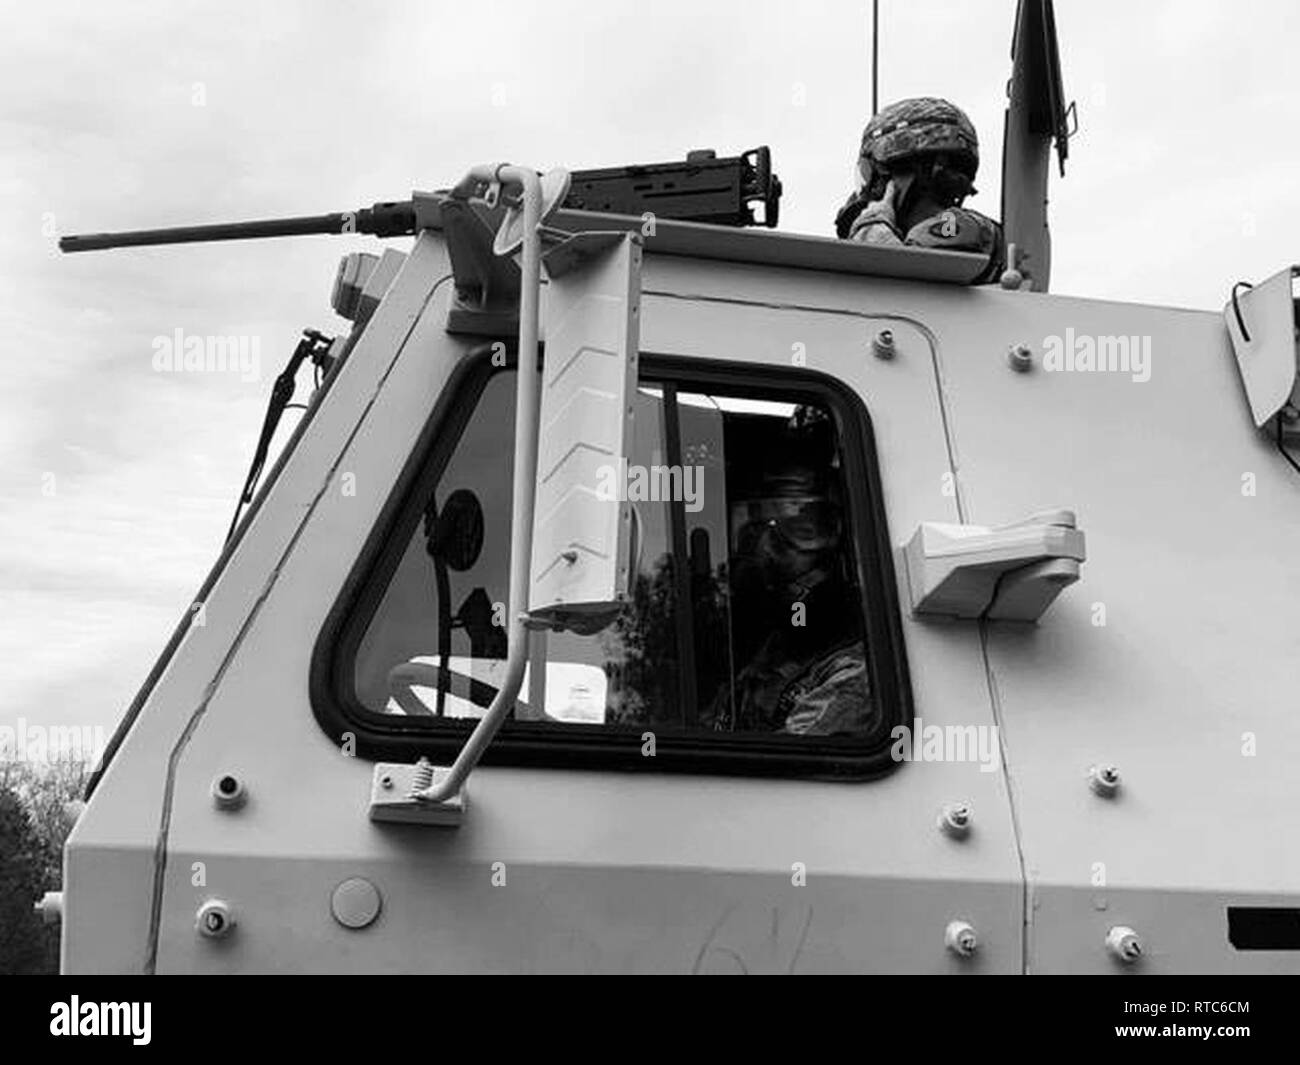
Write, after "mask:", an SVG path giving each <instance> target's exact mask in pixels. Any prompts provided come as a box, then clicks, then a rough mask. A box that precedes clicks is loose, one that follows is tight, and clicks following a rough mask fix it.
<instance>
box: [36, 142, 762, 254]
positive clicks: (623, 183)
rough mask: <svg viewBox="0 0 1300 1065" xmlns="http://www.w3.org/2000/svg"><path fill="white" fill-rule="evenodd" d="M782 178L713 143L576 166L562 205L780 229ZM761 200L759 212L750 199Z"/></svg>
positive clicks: (132, 240) (117, 242)
mask: <svg viewBox="0 0 1300 1065" xmlns="http://www.w3.org/2000/svg"><path fill="white" fill-rule="evenodd" d="M780 202H781V179H780V178H778V177H777V176H776V175H775V174H774V173H773V172H772V153H771V151H770V150H769V149H768V148H767V147H766V146H764V147H761V148H755V149H753V150H752V151H748V152H745V153H744V154H742V155H737V156H732V157H729V158H726V159H719V158H717V154H716V153H715V152H713V151H712V150H702V151H693V152H688V153H687V155H686V161H685V162H676V163H650V164H645V165H633V166H622V167H610V168H607V169H604V170H577V171H574V172H573V173H572V182H571V184H570V187H569V194H568V196H567V197H566V198H565V200H564V202H563V204H562V205H561V206H562V207H564V208H567V209H570V210H582V211H598V212H602V213H606V214H628V215H643V214H647V213H649V214H653V215H655V216H656V217H658V218H669V219H676V220H680V221H689V222H706V223H709V224H712V225H722V226H753V225H764V226H767V227H768V228H775V226H776V224H777V220H778V218H779V215H780ZM753 203H760V204H761V205H762V208H763V211H762V218H761V219H759V218H756V217H755V216H754V212H753V209H752V208H751V206H750V205H751V204H753ZM421 228H422V224H421V217H420V204H419V203H418V202H417V201H416V200H398V201H392V202H386V203H376V204H374V205H373V206H371V207H364V208H362V209H361V210H358V211H341V212H336V213H333V214H321V215H305V216H299V217H295V218H273V219H263V220H259V221H253V222H221V223H217V224H215V225H203V226H175V227H171V228H167V229H137V230H127V231H125V232H120V233H83V234H78V235H74V236H67V237H60V238H59V250H60V251H64V252H79V251H101V250H103V249H106V248H134V247H144V246H147V245H156V244H197V243H206V242H210V241H219V240H257V239H261V238H265V237H295V236H303V235H308V234H330V233H334V234H339V233H361V234H366V235H369V236H375V237H409V236H414V235H415V234H416V233H417V232H418V231H419V230H420V229H421Z"/></svg>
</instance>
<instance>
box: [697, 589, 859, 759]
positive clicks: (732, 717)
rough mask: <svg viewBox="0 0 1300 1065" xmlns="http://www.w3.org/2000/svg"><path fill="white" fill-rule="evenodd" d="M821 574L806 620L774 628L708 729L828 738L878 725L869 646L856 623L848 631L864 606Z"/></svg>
mask: <svg viewBox="0 0 1300 1065" xmlns="http://www.w3.org/2000/svg"><path fill="white" fill-rule="evenodd" d="M818 576H819V577H820V578H821V579H822V582H821V583H820V584H819V585H818V586H817V587H815V588H813V589H812V590H811V591H810V592H808V593H807V594H806V595H804V596H803V599H802V601H803V602H804V603H805V604H806V605H807V607H808V609H807V612H806V615H805V617H806V620H807V624H806V625H805V626H794V625H790V624H788V621H787V623H786V624H783V625H780V626H779V627H778V628H776V629H774V630H773V632H772V634H771V635H770V636H769V637H768V638H767V639H766V640H764V641H763V644H762V646H761V647H760V648H759V649H758V652H757V653H756V654H755V655H754V657H753V659H752V660H751V661H750V662H749V664H748V665H747V666H745V668H744V669H742V670H741V671H740V672H739V673H738V674H737V675H736V679H735V683H734V685H732V686H728V685H725V684H724V685H723V687H722V689H721V690H720V691H719V692H718V694H717V696H716V697H715V698H714V700H713V703H712V705H711V706H710V707H709V708H708V709H707V710H706V711H705V714H704V721H703V722H702V723H703V724H704V725H705V727H706V728H707V727H709V726H712V727H713V728H715V729H719V730H726V731H732V730H734V731H738V732H785V733H790V734H796V735H807V736H828V735H832V734H835V733H840V734H843V733H855V734H863V733H866V732H869V731H871V730H872V729H873V728H874V727H875V726H876V724H877V723H878V721H879V717H880V710H879V707H877V706H876V705H875V703H874V700H873V699H872V698H871V685H870V681H869V679H868V674H867V656H866V645H865V644H864V642H863V640H862V638H861V637H860V636H858V635H856V634H854V633H853V631H852V629H854V628H856V626H853V625H848V626H847V627H848V629H849V631H847V632H846V631H844V629H845V627H846V621H847V619H850V618H852V617H853V616H854V611H855V610H857V609H860V608H857V607H855V606H854V605H853V603H852V602H850V597H849V596H848V595H846V594H845V592H844V590H843V588H842V587H840V586H839V585H838V584H837V582H834V581H832V580H830V579H829V578H827V577H826V575H825V574H824V573H819V575H818ZM837 630H838V631H837ZM733 699H734V702H733Z"/></svg>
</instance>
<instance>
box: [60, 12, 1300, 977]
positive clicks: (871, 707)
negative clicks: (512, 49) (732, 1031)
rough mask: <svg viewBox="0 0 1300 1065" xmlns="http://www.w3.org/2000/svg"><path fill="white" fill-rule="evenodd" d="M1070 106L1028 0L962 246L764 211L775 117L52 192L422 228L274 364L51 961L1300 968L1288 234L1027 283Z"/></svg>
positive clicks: (129, 722)
mask: <svg viewBox="0 0 1300 1065" xmlns="http://www.w3.org/2000/svg"><path fill="white" fill-rule="evenodd" d="M1066 116H1067V112H1066V109H1065V108H1064V107H1063V98H1062V93H1061V80H1060V73H1059V64H1058V62H1057V53H1056V41H1055V31H1054V28H1053V23H1052V13H1051V6H1050V4H1049V3H1045V2H1042V0H1024V2H1022V4H1021V6H1020V10H1019V13H1018V16H1017V36H1016V41H1015V46H1014V73H1013V77H1012V82H1011V86H1010V103H1009V107H1008V112H1007V127H1006V131H1005V136H1006V140H1005V144H1004V147H1003V167H1004V180H1003V184H1004V193H1003V218H1002V224H1003V227H1004V230H1005V237H1006V242H1007V245H1008V247H1009V249H1012V250H1011V254H1010V256H1009V263H1010V265H1009V266H1008V267H1007V269H1006V270H1005V271H1003V272H1001V276H1000V277H999V278H997V279H996V281H995V283H994V284H980V285H976V284H973V283H972V282H974V281H975V280H976V279H977V278H980V277H981V276H982V275H983V274H985V273H986V272H987V270H988V268H989V259H988V257H987V256H984V255H979V254H974V253H969V252H954V251H943V250H937V251H936V250H926V249H919V248H915V247H908V246H902V247H877V246H873V245H868V244H858V243H853V242H848V241H839V240H835V239H832V238H828V237H822V236H805V235H799V234H792V233H784V232H780V231H779V230H777V229H775V228H772V224H773V223H775V220H776V219H775V206H776V196H777V194H778V191H779V187H778V185H777V184H776V182H775V178H774V177H773V175H772V173H771V165H770V161H769V159H768V156H767V153H766V152H757V153H751V154H748V155H746V156H740V157H736V158H732V159H718V158H716V157H713V156H711V155H709V154H707V153H703V154H693V155H692V157H691V158H689V159H688V161H687V162H686V163H685V164H675V165H665V166H662V167H643V168H626V169H617V170H612V171H608V172H593V173H589V174H584V175H568V174H565V173H564V172H562V171H553V172H551V173H548V174H546V175H543V176H539V175H537V174H536V173H535V172H533V171H531V170H529V169H527V168H524V167H518V166H495V165H493V166H483V167H476V168H474V169H473V170H471V172H470V173H469V174H468V175H467V176H466V177H465V178H464V179H462V180H461V181H460V182H459V183H457V184H456V185H455V186H453V187H452V188H450V189H447V190H445V191H440V192H433V193H427V194H418V193H417V194H416V195H415V196H414V198H413V199H412V200H411V201H409V202H407V203H400V204H381V205H376V207H375V208H372V209H371V210H369V211H363V212H358V213H355V214H352V215H334V216H325V217H324V218H321V219H297V220H291V221H289V222H286V223H264V224H250V225H244V226H220V227H210V228H205V227H201V228H200V229H197V230H191V231H182V232H179V233H171V234H168V233H157V232H155V233H145V234H134V235H126V236H117V237H113V236H109V237H90V238H68V239H67V240H66V241H65V247H66V248H67V249H68V250H78V249H88V248H93V247H102V246H111V245H114V244H122V243H157V242H162V241H165V240H192V239H228V238H233V237H240V236H257V235H272V234H284V233H293V232H315V231H331V232H340V231H349V232H370V233H374V234H376V235H377V236H392V235H409V236H411V237H413V243H412V244H411V245H410V247H409V250H407V251H405V252H401V251H397V250H386V251H383V252H382V254H377V255H370V254H351V255H348V256H347V257H346V258H345V259H344V260H343V263H342V264H341V266H340V271H339V275H338V277H337V279H336V282H335V286H334V290H333V307H334V309H335V310H336V311H337V312H338V313H339V314H340V315H341V316H342V317H343V319H345V320H346V321H347V322H348V327H347V329H346V330H344V331H343V332H342V333H341V335H340V336H338V337H337V338H336V339H333V340H331V339H330V338H328V337H325V336H323V335H321V334H310V335H308V336H307V337H306V338H305V340H304V342H303V345H302V346H300V348H299V350H298V352H296V353H295V358H294V361H293V362H292V363H291V366H290V370H289V371H288V373H287V376H286V377H285V378H283V379H282V381H281V383H280V385H279V386H278V389H277V396H278V398H277V400H276V401H275V402H276V403H277V404H278V406H279V407H280V408H282V407H283V405H284V403H285V402H287V400H288V397H289V395H291V394H292V378H293V373H294V372H295V371H296V370H297V368H298V366H299V364H301V363H302V362H305V361H307V360H309V359H310V360H312V361H314V362H315V363H316V365H317V366H318V367H319V368H320V369H321V370H324V371H326V372H325V374H324V376H323V380H322V382H321V384H320V385H319V387H318V388H317V389H316V390H315V392H314V394H313V396H312V399H311V402H310V406H309V409H308V411H307V413H306V415H305V417H304V418H303V420H302V422H301V424H300V425H299V427H298V428H297V430H296V431H295V433H294V434H293V437H292V439H291V441H290V443H289V444H288V445H287V446H286V447H285V448H284V450H283V453H282V454H281V455H280V456H279V458H278V460H277V461H276V462H275V463H274V466H273V468H272V469H271V471H270V473H269V475H268V476H267V477H266V478H265V480H264V483H262V484H261V486H260V490H259V491H258V492H257V494H256V497H255V498H252V500H251V502H252V505H251V508H250V509H249V510H248V511H247V513H246V514H245V515H244V516H243V519H242V521H241V522H240V523H239V524H238V526H237V528H235V529H234V531H233V535H232V537H231V538H230V540H229V542H228V543H227V546H226V548H225V550H224V552H223V553H222V555H221V557H220V559H219V560H218V561H217V563H216V565H215V567H214V568H213V570H212V572H211V574H210V576H209V577H208V579H207V580H206V582H205V583H204V585H203V587H202V589H201V590H200V592H199V593H198V594H197V596H196V598H195V603H194V606H193V608H192V609H191V610H190V611H189V612H188V613H187V615H186V617H185V618H184V620H183V621H182V623H181V625H180V627H179V628H178V630H177V632H176V634H175V636H174V637H173V639H172V641H171V642H170V644H169V645H168V647H167V648H166V649H165V651H164V653H163V655H162V657H161V658H160V659H159V661H158V663H157V665H156V667H155V668H154V670H153V672H152V673H151V675H150V676H149V678H148V680H147V682H146V684H145V686H144V688H143V690H142V691H141V693H140V695H139V697H138V698H137V699H136V701H135V703H134V704H133V705H132V706H131V708H130V710H129V712H128V713H127V715H126V718H125V720H124V721H123V723H122V726H121V728H120V729H119V731H118V734H117V736H116V737H115V739H114V742H113V744H112V747H111V751H110V757H109V758H108V759H107V763H106V766H105V767H104V768H103V770H102V771H101V773H100V774H99V775H98V776H97V778H96V780H95V781H94V783H93V786H92V790H91V794H90V797H89V804H88V807H87V809H86V810H85V812H84V814H83V815H82V816H81V819H80V821H79V822H78V824H77V825H76V828H75V829H74V832H73V835H72V837H71V839H70V841H69V843H68V846H67V852H66V881H65V884H64V899H63V922H64V923H63V967H64V969H65V971H67V972H72V973H87V972H98V971H111V972H121V971H129V972H157V973H176V972H234V971H336V970H347V971H360V972H422V971H435V970H442V971H447V970H450V971H610V972H623V971H675V972H690V971H698V972H727V971H737V972H762V971H780V972H804V971H853V972H861V971H883V972H936V971H937V972H945V971H946V972H981V973H1050V972H1067V971H1068V972H1096V973H1103V972H1111V971H1115V972H1119V971H1147V972H1176V971H1196V972H1208V971H1214V972H1243V971H1291V972H1295V971H1297V970H1298V969H1300V961H1298V960H1297V959H1298V958H1300V955H1298V954H1297V953H1296V951H1297V949H1300V919H1298V918H1297V915H1298V914H1300V852H1297V850H1296V849H1295V848H1294V847H1292V846H1289V845H1288V841H1289V840H1290V838H1291V835H1292V832H1293V829H1294V824H1295V815H1294V810H1295V808H1296V806H1297V803H1298V802H1300V784H1298V783H1297V782H1296V774H1295V772H1294V768H1293V766H1292V764H1291V762H1290V759H1289V758H1288V757H1286V752H1289V751H1291V750H1294V749H1298V748H1300V723H1298V721H1297V718H1296V717H1294V716H1293V713H1294V691H1293V683H1292V668H1291V663H1292V662H1293V661H1294V658H1295V653H1296V636H1295V632H1294V630H1293V629H1292V628H1291V626H1289V625H1288V624H1287V623H1286V621H1285V619H1286V618H1287V617H1288V616H1290V608H1289V607H1287V605H1286V604H1287V603H1288V602H1289V599H1288V598H1287V597H1288V596H1289V595H1290V593H1291V592H1292V591H1293V590H1294V588H1295V587H1296V583H1297V565H1298V564H1297V563H1296V561H1295V556H1294V554H1293V552H1292V551H1291V549H1290V547H1289V546H1288V544H1289V543H1290V542H1291V538H1292V535H1293V532H1294V529H1295V528H1296V526H1297V523H1300V467H1297V465H1296V462H1295V461H1294V459H1292V458H1291V457H1290V448H1291V447H1292V445H1293V443H1294V441H1293V437H1294V436H1295V434H1296V433H1297V432H1300V414H1298V413H1297V408H1298V407H1300V399H1298V397H1297V391H1296V349H1295V339H1294V318H1293V310H1292V307H1293V304H1292V296H1291V277H1292V271H1291V270H1289V269H1288V270H1283V271H1282V272H1281V273H1279V274H1278V275H1277V276H1276V277H1275V278H1273V279H1272V280H1271V281H1269V282H1267V283H1263V284H1260V285H1258V286H1257V287H1255V288H1253V289H1248V288H1247V289H1242V288H1241V287H1240V286H1239V287H1238V288H1237V289H1233V291H1235V292H1237V297H1238V298H1236V299H1234V300H1233V301H1231V302H1230V304H1229V305H1228V307H1227V309H1226V313H1225V314H1224V315H1220V314H1217V313H1200V312H1194V311H1185V310H1172V309H1167V308H1162V307H1150V306H1140V305H1130V304H1121V303H1112V302H1103V301H1096V300H1086V299H1075V298H1071V297H1070V296H1068V295H1060V294H1056V293H1052V292H1050V291H1049V290H1048V289H1049V286H1048V281H1049V266H1050V246H1049V242H1048V238H1047V219H1046V207H1045V204H1046V189H1047V172H1048V161H1049V153H1050V150H1051V144H1052V141H1053V140H1055V141H1056V142H1057V150H1058V152H1060V153H1062V154H1063V153H1064V147H1065V138H1066V136H1067V135H1068V130H1067V118H1066ZM452 176H454V175H452ZM754 200H760V201H763V202H764V211H765V214H764V221H766V222H767V223H769V225H768V226H767V227H764V228H758V227H747V226H746V225H744V224H743V223H744V222H746V221H747V220H749V218H750V207H749V203H750V202H751V201H754ZM1233 280H1234V279H1231V278H1225V279H1224V286H1225V294H1226V293H1228V291H1229V289H1230V286H1231V283H1232V281H1233ZM322 295H324V293H322ZM286 389H287V392H286ZM271 421H273V419H271ZM255 473H256V470H255ZM252 480H253V479H250V496H251V487H252ZM1211 501H1212V502H1211ZM1207 503H1208V505H1207ZM1085 531H1086V547H1085ZM764 552H766V554H765V553H764ZM782 553H784V555H783V556H782V557H788V558H795V559H809V558H812V559H815V560H816V565H815V567H813V568H812V569H804V570H801V571H799V572H798V573H794V571H789V570H787V571H784V573H783V574H781V573H778V574H777V577H776V578H774V577H773V572H774V571H773V570H772V568H771V564H772V560H773V559H774V558H776V557H777V556H780V555H782ZM765 567H766V568H765ZM813 573H815V579H814V578H813V577H810V576H809V574H813ZM792 574H793V575H792ZM792 587H793V588H794V594H791V588H792ZM810 662H811V663H814V665H815V669H814V668H812V667H810V666H809V663H810ZM810 669H811V671H812V672H819V671H820V674H822V675H819V676H817V677H813V678H811V679H810ZM846 693H847V694H846ZM854 693H856V694H854ZM819 700H820V701H819Z"/></svg>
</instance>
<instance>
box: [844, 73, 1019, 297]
mask: <svg viewBox="0 0 1300 1065" xmlns="http://www.w3.org/2000/svg"><path fill="white" fill-rule="evenodd" d="M978 169H979V138H978V137H977V136H976V133H975V127H974V125H972V123H971V121H970V119H969V118H967V117H966V114H965V112H963V111H962V110H961V109H960V108H958V107H956V106H954V105H953V104H951V103H949V102H948V101H947V100H940V99H937V98H935V97H929V96H922V97H916V98H914V99H909V100H900V101H899V102H898V103H894V104H890V105H889V106H888V107H886V108H884V109H883V110H881V112H880V113H879V114H877V115H875V116H874V117H873V118H872V119H871V121H870V122H868V123H867V128H866V129H865V130H864V131H863V134H862V147H861V151H860V153H859V157H858V176H859V185H858V188H857V189H856V190H855V191H854V192H853V194H852V195H851V196H850V197H849V199H848V202H847V203H845V205H844V206H843V207H842V208H841V209H840V211H839V214H838V215H837V216H836V219H835V228H836V232H837V233H838V234H839V236H840V237H841V238H843V239H847V240H853V241H858V242H860V243H863V244H893V245H911V246H913V247H920V248H939V249H944V250H947V251H965V252H979V253H982V254H986V255H988V256H989V266H988V268H987V269H986V270H985V272H984V273H983V274H982V275H981V276H980V278H979V279H978V280H979V281H992V280H995V279H996V278H997V277H998V276H999V275H1000V274H1001V272H1002V269H1003V266H1004V262H1005V258H1006V254H1005V250H1004V245H1003V239H1002V230H1001V227H1000V226H999V225H998V224H997V223H996V222H994V221H993V220H992V219H991V218H986V217H985V216H984V215H982V214H980V213H979V212H978V211H972V210H970V209H969V208H966V207H963V206H962V203H963V202H964V201H965V199H966V198H967V197H968V196H972V195H974V194H975V191H976V190H975V187H974V180H975V173H976V171H977V170H978Z"/></svg>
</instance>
